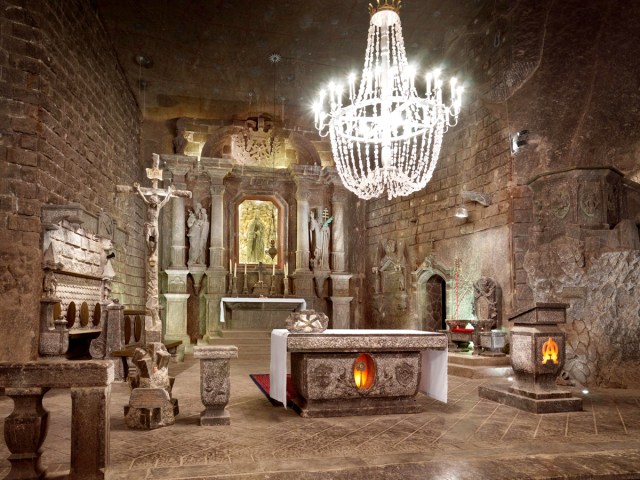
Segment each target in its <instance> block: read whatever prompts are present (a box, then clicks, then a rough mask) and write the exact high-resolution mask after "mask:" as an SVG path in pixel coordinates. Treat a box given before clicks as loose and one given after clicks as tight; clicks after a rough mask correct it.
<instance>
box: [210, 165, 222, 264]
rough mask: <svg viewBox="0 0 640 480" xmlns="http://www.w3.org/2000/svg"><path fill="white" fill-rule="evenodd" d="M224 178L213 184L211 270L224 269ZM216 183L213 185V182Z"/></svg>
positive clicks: (217, 178) (216, 178)
mask: <svg viewBox="0 0 640 480" xmlns="http://www.w3.org/2000/svg"><path fill="white" fill-rule="evenodd" d="M222 179H223V177H215V178H214V179H212V183H211V220H210V224H211V236H210V239H209V268H210V269H224V268H225V262H224V260H225V259H224V225H225V218H224V185H223V184H222ZM214 181H215V182H216V183H213V182H214Z"/></svg>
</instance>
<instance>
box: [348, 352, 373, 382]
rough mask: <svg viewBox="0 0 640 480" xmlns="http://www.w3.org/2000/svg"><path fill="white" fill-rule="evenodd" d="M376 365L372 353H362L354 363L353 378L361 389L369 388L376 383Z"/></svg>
mask: <svg viewBox="0 0 640 480" xmlns="http://www.w3.org/2000/svg"><path fill="white" fill-rule="evenodd" d="M375 376H376V367H375V363H374V362H373V358H371V355H369V354H367V353H361V354H360V355H358V358H356V361H355V362H354V364H353V380H354V382H355V384H356V387H357V388H358V389H359V390H369V389H370V388H371V387H372V386H373V383H374V380H375Z"/></svg>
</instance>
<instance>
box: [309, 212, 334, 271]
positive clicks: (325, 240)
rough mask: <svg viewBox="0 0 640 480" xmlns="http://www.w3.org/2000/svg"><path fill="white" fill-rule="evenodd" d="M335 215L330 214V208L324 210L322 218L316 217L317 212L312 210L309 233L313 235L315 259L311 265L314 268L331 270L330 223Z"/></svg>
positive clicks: (312, 246) (312, 244)
mask: <svg viewBox="0 0 640 480" xmlns="http://www.w3.org/2000/svg"><path fill="white" fill-rule="evenodd" d="M332 221H333V217H332V216H331V217H330V216H329V209H328V208H325V209H324V210H323V211H322V220H320V219H316V214H315V212H314V211H313V210H311V212H310V214H309V233H310V236H311V250H312V251H313V259H312V260H311V267H312V268H313V269H314V270H316V269H317V270H329V245H330V242H331V229H330V227H329V225H331V222H332Z"/></svg>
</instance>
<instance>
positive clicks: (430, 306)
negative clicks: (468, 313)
mask: <svg viewBox="0 0 640 480" xmlns="http://www.w3.org/2000/svg"><path fill="white" fill-rule="evenodd" d="M446 285H447V282H446V281H445V280H444V278H442V277H441V276H440V275H433V276H432V277H431V278H429V280H427V281H426V283H425V289H426V297H427V301H426V302H425V309H426V311H425V315H424V319H425V322H424V327H425V330H428V331H433V332H435V331H437V330H445V329H446V328H447V324H446V323H445V319H446V305H447V298H446V295H447V291H446Z"/></svg>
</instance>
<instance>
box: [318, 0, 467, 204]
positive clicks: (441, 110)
mask: <svg viewBox="0 0 640 480" xmlns="http://www.w3.org/2000/svg"><path fill="white" fill-rule="evenodd" d="M383 2H384V3H382V2H381V0H377V6H375V7H374V6H372V5H371V4H369V13H370V14H371V21H370V25H369V36H368V38H367V52H366V55H365V61H364V69H363V71H362V77H361V79H360V85H359V88H358V90H357V92H356V76H355V75H353V74H352V75H350V76H349V79H348V95H349V104H344V105H343V95H344V93H345V92H344V88H343V87H342V86H341V85H339V84H336V83H333V82H331V83H330V84H329V85H328V89H327V90H323V91H321V92H320V98H319V99H318V101H317V103H316V104H315V105H314V111H315V126H316V128H317V129H318V131H319V133H320V135H321V136H323V137H325V136H327V135H330V138H331V147H332V151H333V157H334V161H335V164H336V168H337V170H338V173H339V174H340V177H341V179H342V182H343V183H344V185H345V187H347V188H348V189H349V190H351V191H352V192H353V193H355V194H356V195H357V196H358V197H360V198H364V199H370V198H376V197H380V196H382V195H383V194H384V192H385V191H386V192H387V196H388V198H389V199H392V198H394V197H399V196H404V195H408V194H410V193H412V192H415V191H418V190H421V189H423V188H424V187H425V186H426V185H427V183H428V182H429V180H430V179H431V176H432V175H433V171H434V169H435V166H436V162H437V160H438V156H439V154H440V147H441V145H442V136H443V135H444V133H445V132H446V131H447V129H448V128H449V127H451V126H454V125H455V124H456V123H457V121H458V114H459V113H460V105H461V96H462V87H460V86H458V85H457V84H456V79H455V78H452V79H451V81H450V87H451V103H450V104H449V105H444V104H443V102H442V90H443V82H442V80H441V79H440V71H439V70H434V71H432V72H429V73H427V74H426V76H425V84H426V94H425V96H424V97H420V96H418V93H417V90H416V86H415V73H416V72H415V69H413V68H412V67H411V66H410V65H409V64H408V62H407V58H406V54H405V49H404V41H403V39H402V28H401V26H400V16H399V14H398V12H399V10H400V3H401V0H383ZM327 103H328V106H329V111H328V112H326V111H325V104H327Z"/></svg>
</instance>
